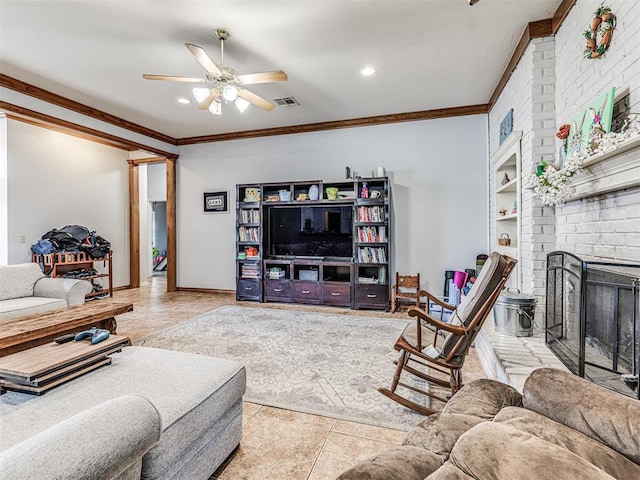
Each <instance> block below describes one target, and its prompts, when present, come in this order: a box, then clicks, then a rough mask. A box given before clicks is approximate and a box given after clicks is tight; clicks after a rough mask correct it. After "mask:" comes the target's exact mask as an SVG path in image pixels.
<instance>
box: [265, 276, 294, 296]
mask: <svg viewBox="0 0 640 480" xmlns="http://www.w3.org/2000/svg"><path fill="white" fill-rule="evenodd" d="M264 296H265V297H275V298H279V299H283V298H291V281H290V280H269V279H267V280H265V281H264Z"/></svg>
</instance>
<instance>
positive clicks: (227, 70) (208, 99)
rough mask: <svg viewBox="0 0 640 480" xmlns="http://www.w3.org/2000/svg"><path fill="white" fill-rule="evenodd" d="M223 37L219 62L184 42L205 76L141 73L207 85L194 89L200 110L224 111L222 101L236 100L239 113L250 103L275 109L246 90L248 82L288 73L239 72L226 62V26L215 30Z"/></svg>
mask: <svg viewBox="0 0 640 480" xmlns="http://www.w3.org/2000/svg"><path fill="white" fill-rule="evenodd" d="M214 32H215V34H216V37H217V38H218V40H220V63H219V64H216V63H214V62H213V60H211V57H209V55H207V53H206V52H205V51H204V50H203V49H202V48H201V47H199V46H197V45H193V44H192V43H185V46H186V47H187V48H188V49H189V51H190V52H191V53H192V54H193V56H194V57H196V60H197V61H198V63H200V65H202V66H203V67H204V69H205V70H206V73H205V76H204V78H198V77H180V76H171V75H148V74H144V75H142V76H143V78H145V79H147V80H168V81H170V82H187V83H205V84H208V85H207V86H206V87H201V88H194V89H193V96H194V97H195V98H196V100H197V101H198V102H199V105H198V108H199V109H200V110H209V111H210V112H211V113H213V114H214V115H220V114H221V113H222V100H223V99H224V100H226V101H228V102H234V103H235V105H236V106H237V107H238V109H239V110H240V112H243V111H244V110H245V109H246V108H247V107H248V106H249V104H250V103H252V104H253V105H255V106H257V107H260V108H262V109H264V110H267V111H269V110H273V109H274V108H275V105H274V104H273V103H272V102H270V101H269V100H267V99H266V98H263V97H261V96H260V95H257V94H256V93H253V92H252V91H251V90H247V89H246V88H245V85H253V84H256V83H271V82H285V81H286V80H287V74H286V73H284V72H283V71H282V70H275V71H272V72H260V73H248V74H245V75H239V74H238V72H236V71H235V70H234V69H233V68H231V67H228V66H226V65H224V42H225V40H228V39H229V37H230V33H229V32H228V31H227V30H225V29H224V28H216V29H215V30H214Z"/></svg>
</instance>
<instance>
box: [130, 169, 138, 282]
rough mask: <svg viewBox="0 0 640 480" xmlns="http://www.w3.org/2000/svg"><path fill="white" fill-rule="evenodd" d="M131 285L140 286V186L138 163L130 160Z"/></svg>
mask: <svg viewBox="0 0 640 480" xmlns="http://www.w3.org/2000/svg"><path fill="white" fill-rule="evenodd" d="M129 285H130V287H131V288H138V287H140V186H139V179H138V165H136V164H135V163H134V162H132V161H131V160H129Z"/></svg>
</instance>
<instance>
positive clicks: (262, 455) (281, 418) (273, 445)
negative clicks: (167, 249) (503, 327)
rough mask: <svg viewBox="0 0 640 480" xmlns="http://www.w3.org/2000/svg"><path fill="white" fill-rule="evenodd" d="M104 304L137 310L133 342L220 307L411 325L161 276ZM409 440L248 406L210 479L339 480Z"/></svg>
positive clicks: (473, 360)
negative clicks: (232, 445) (178, 285)
mask: <svg viewBox="0 0 640 480" xmlns="http://www.w3.org/2000/svg"><path fill="white" fill-rule="evenodd" d="M100 301H113V302H131V303H133V304H134V311H133V312H131V313H127V314H124V315H120V316H118V318H117V322H118V333H119V334H121V335H127V336H129V337H130V338H131V339H132V340H135V339H138V338H142V337H144V336H146V335H149V334H151V333H154V332H156V331H158V330H160V329H163V328H167V327H169V326H171V325H174V324H176V323H179V322H182V321H184V320H188V319H190V318H193V317H194V316H196V315H199V314H201V313H204V312H207V311H209V310H213V309H214V308H217V307H221V306H223V305H233V304H239V305H242V306H246V307H252V306H259V307H267V308H287V309H300V310H309V309H311V310H313V311H327V312H336V311H339V312H340V313H341V314H353V315H367V316H381V317H388V318H399V319H407V318H408V317H407V315H406V313H405V312H402V311H401V312H396V313H394V314H391V313H385V312H374V311H351V310H347V309H337V308H334V307H310V306H304V305H283V304H254V303H250V302H236V301H235V298H234V295H233V294H229V293H196V292H172V293H167V292H166V279H164V278H161V277H154V278H152V279H151V281H150V284H149V285H147V286H143V287H141V288H137V289H130V290H121V291H117V292H115V293H114V297H113V299H106V300H100ZM464 373H465V381H466V382H468V381H470V380H472V379H474V378H482V377H485V376H486V375H485V373H484V370H483V369H482V366H481V365H480V362H479V360H478V357H477V355H476V354H475V352H473V351H471V352H470V354H469V355H468V357H467V362H466V365H465V372H464ZM389 380H391V379H389ZM403 436H404V432H401V431H398V430H392V429H386V428H380V427H373V426H370V425H365V424H359V423H354V422H346V421H342V420H337V419H333V418H328V417H321V416H316V415H310V414H306V413H299V412H294V411H290V410H283V409H278V408H273V407H268V406H263V405H258V404H253V403H246V402H245V404H244V431H243V438H242V442H241V444H240V448H239V449H238V450H237V451H236V452H235V454H233V455H232V456H231V457H230V458H229V459H227V461H226V462H225V463H224V464H223V465H222V466H221V467H220V469H218V471H217V472H216V473H215V474H214V475H213V477H212V478H211V480H231V479H233V480H240V479H243V480H253V479H256V480H257V479H260V480H268V479H274V480H325V479H327V480H328V479H335V478H336V476H338V475H339V474H340V473H341V472H343V471H344V470H346V469H347V468H349V467H350V466H351V465H354V464H356V463H358V462H359V461H361V460H364V459H365V458H367V457H369V456H371V455H374V454H375V453H377V452H380V451H382V450H385V449H387V448H390V447H392V446H394V445H399V444H400V443H401V441H402V438H403Z"/></svg>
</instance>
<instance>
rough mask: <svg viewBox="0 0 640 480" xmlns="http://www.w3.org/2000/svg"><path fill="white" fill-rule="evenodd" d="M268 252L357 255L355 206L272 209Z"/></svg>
mask: <svg viewBox="0 0 640 480" xmlns="http://www.w3.org/2000/svg"><path fill="white" fill-rule="evenodd" d="M267 216H268V223H267V225H268V230H267V232H266V234H267V235H266V239H267V245H266V247H267V252H268V255H270V256H298V257H344V258H350V257H352V256H353V242H352V237H353V235H352V229H353V221H352V218H353V214H352V207H351V206H337V205H336V206H329V205H317V206H309V207H298V206H296V207H291V206H289V207H275V206H274V207H269V208H268V209H267Z"/></svg>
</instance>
